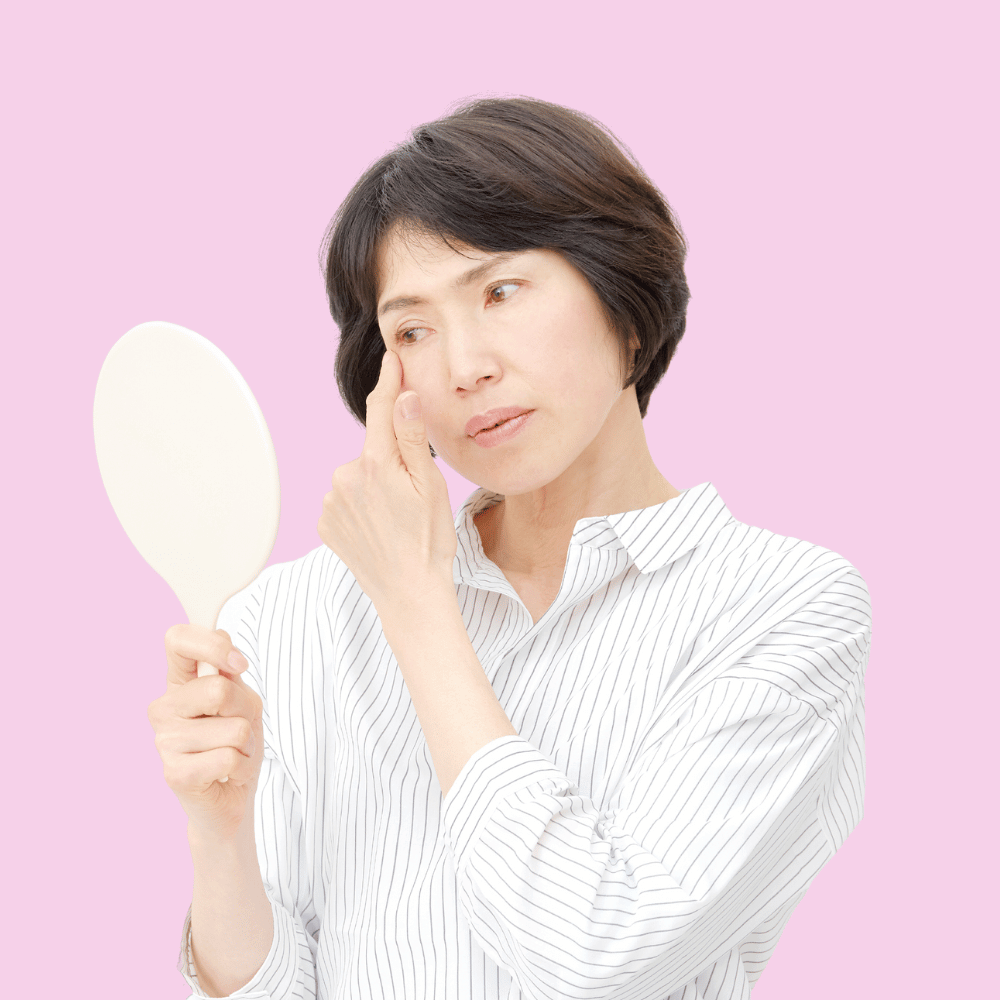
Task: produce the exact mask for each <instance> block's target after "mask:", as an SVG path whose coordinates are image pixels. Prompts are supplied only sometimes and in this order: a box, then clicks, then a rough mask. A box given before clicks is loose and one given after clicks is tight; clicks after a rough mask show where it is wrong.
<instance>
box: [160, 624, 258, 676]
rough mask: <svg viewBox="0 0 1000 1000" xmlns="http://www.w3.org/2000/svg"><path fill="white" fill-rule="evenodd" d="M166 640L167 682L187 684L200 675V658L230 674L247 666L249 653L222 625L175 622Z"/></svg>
mask: <svg viewBox="0 0 1000 1000" xmlns="http://www.w3.org/2000/svg"><path fill="white" fill-rule="evenodd" d="M163 644H164V647H165V649H166V652H167V683H168V684H186V683H188V682H189V681H191V680H192V679H193V678H195V677H197V676H198V662H199V661H203V662H205V663H211V664H212V666H214V667H215V668H216V669H218V670H220V671H224V672H225V673H226V674H229V675H230V676H232V675H234V674H238V673H241V672H242V671H244V670H246V669H247V667H248V663H247V659H246V657H245V656H244V655H243V654H242V653H241V652H240V651H239V650H238V649H236V647H235V646H234V645H233V643H232V640H231V639H230V638H229V635H228V633H226V632H224V631H222V629H219V630H218V631H215V632H213V631H212V630H211V629H207V628H203V627H202V626H200V625H172V626H171V627H170V628H169V629H167V633H166V635H165V636H164V643H163ZM234 654H235V655H234Z"/></svg>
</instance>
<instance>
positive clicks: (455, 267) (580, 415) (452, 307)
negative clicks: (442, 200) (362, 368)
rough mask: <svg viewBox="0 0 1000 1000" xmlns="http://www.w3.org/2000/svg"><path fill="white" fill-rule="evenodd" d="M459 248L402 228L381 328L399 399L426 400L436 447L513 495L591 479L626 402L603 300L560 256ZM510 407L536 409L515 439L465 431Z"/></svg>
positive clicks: (385, 258) (386, 250)
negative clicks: (485, 440) (407, 395)
mask: <svg viewBox="0 0 1000 1000" xmlns="http://www.w3.org/2000/svg"><path fill="white" fill-rule="evenodd" d="M461 249H462V253H461V254H460V253H457V252H456V251H454V250H452V249H450V248H449V247H448V246H447V245H446V244H444V243H442V242H440V241H438V240H436V239H435V238H434V237H431V236H424V235H410V236H408V237H407V238H406V239H403V238H401V236H400V234H399V232H398V230H397V231H396V232H394V233H391V234H390V235H389V237H388V238H387V240H386V243H385V245H384V247H383V254H382V258H381V262H380V263H381V271H380V274H381V280H380V288H379V299H378V322H379V329H380V331H381V333H382V339H383V340H384V341H385V344H386V347H387V348H388V349H389V350H390V351H394V352H396V354H397V355H398V356H399V358H400V361H401V363H402V368H403V386H402V390H401V391H405V390H414V391H415V392H416V393H417V394H418V395H419V396H420V402H421V408H422V413H423V418H424V423H425V426H426V428H427V436H428V440H429V441H430V443H431V444H432V445H433V446H434V450H435V451H436V452H437V454H439V455H440V456H441V457H442V458H444V460H445V461H446V462H447V463H448V465H450V466H451V467H452V468H453V469H455V470H456V471H457V472H459V473H460V474H461V475H462V476H464V477H465V478H466V479H469V480H470V481H472V482H474V483H477V484H479V485H482V486H486V487H487V488H488V489H491V490H494V491H495V492H498V493H502V494H505V495H507V494H512V495H513V494H519V493H525V492H528V491H530V490H535V489H539V488H541V487H543V486H545V485H547V484H549V483H551V482H552V481H553V480H554V479H556V478H557V477H558V476H560V475H562V474H563V473H564V472H565V471H566V470H567V469H569V468H570V467H571V466H573V465H574V463H578V465H580V468H579V470H578V471H579V472H580V473H581V474H582V475H586V474H588V473H591V472H593V470H594V469H595V468H596V467H599V466H600V465H601V455H600V454H599V453H600V452H602V451H604V450H605V449H607V448H609V447H613V444H614V442H610V441H608V440H607V435H604V439H603V440H602V436H601V431H602V428H604V426H605V423H606V421H607V418H608V415H609V413H610V412H611V411H612V409H613V408H614V407H615V404H616V403H617V402H619V400H620V398H621V397H622V388H621V375H622V373H621V370H620V362H619V345H618V341H617V339H616V338H615V337H614V336H613V334H612V333H611V332H610V330H609V329H608V327H607V324H606V322H605V320H604V316H603V313H602V310H601V303H600V300H599V299H598V297H597V295H596V293H595V292H594V290H593V289H592V288H591V287H590V285H589V283H588V282H587V280H586V279H585V278H584V277H583V275H582V274H581V273H580V272H579V271H577V269H576V268H575V267H573V265H571V264H570V263H569V262H568V261H567V260H565V259H564V258H563V257H562V256H561V255H560V254H558V253H556V252H555V251H552V250H527V251H520V252H517V253H511V254H494V253H487V252H485V251H481V250H473V249H467V248H465V247H462V248H461ZM463 254H465V255H466V256H463ZM636 346H637V345H636ZM629 392H630V393H632V394H633V395H634V392H635V390H634V388H630V389H629ZM624 402H627V400H626V401H624ZM634 405H635V404H634V401H633V406H634ZM510 406H516V407H523V408H526V409H529V410H532V411H534V412H532V413H531V414H530V415H529V417H528V419H527V420H526V421H524V423H523V426H522V427H521V429H520V430H519V431H518V432H517V433H516V434H515V435H514V436H513V437H510V438H509V439H508V440H506V441H503V442H501V443H499V444H497V445H495V446H493V447H484V446H483V445H482V444H480V443H477V441H476V440H475V439H474V438H473V437H470V436H469V434H467V433H466V422H467V421H468V420H469V419H470V418H471V417H474V416H476V415H478V414H481V413H484V412H485V411H487V410H492V409H495V408H499V407H510ZM612 423H614V422H612Z"/></svg>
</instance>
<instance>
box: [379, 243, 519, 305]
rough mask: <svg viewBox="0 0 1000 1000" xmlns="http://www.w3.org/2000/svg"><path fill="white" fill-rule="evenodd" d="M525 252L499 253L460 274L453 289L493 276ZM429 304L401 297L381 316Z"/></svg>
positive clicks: (417, 297)
mask: <svg viewBox="0 0 1000 1000" xmlns="http://www.w3.org/2000/svg"><path fill="white" fill-rule="evenodd" d="M524 252H525V251H523V250H507V251H504V252H503V253H498V254H497V255H496V256H495V257H491V258H490V259H489V260H484V261H483V262H482V263H481V264H477V265H476V266H475V267H472V268H469V270H468V271H465V272H464V273H463V274H460V275H459V276H458V277H457V278H456V279H455V280H454V281H453V282H452V285H451V287H452V288H454V289H455V290H456V291H458V290H459V289H462V288H466V287H467V286H469V285H471V284H473V283H475V282H476V281H479V279H480V278H485V277H486V276H487V275H488V274H492V273H493V272H494V271H495V270H497V269H498V268H500V267H503V265H504V264H507V263H508V262H509V261H511V260H513V259H514V258H515V257H520V256H521V254H523V253H524ZM426 304H427V299H425V298H421V297H420V296H419V295H400V296H398V297H397V298H395V299H389V301H388V302H386V303H385V305H383V306H382V308H381V309H379V311H378V314H379V316H384V315H385V314H386V313H390V312H396V311H397V310H399V309H409V308H410V306H422V305H426Z"/></svg>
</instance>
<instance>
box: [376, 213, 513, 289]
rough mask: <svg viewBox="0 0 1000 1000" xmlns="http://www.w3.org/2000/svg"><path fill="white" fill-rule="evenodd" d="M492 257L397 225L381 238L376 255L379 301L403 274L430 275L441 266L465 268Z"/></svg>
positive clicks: (424, 231)
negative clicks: (429, 273) (412, 271)
mask: <svg viewBox="0 0 1000 1000" xmlns="http://www.w3.org/2000/svg"><path fill="white" fill-rule="evenodd" d="M491 256H493V255H492V254H491V253H489V252H487V251H485V250H478V249H476V248H475V247H470V246H468V245H467V244H464V243H461V242H459V241H457V240H452V241H451V246H449V245H448V244H447V243H445V242H444V240H442V239H441V238H439V237H438V236H435V235H434V234H433V233H429V232H427V231H426V230H423V229H419V228H416V227H414V226H406V227H404V226H402V225H401V224H399V223H397V224H396V225H395V226H393V227H392V228H390V229H389V231H388V232H387V233H386V234H385V236H384V237H383V238H382V241H381V243H380V244H379V248H378V253H377V255H376V260H377V265H378V266H377V269H376V270H377V273H378V294H379V297H381V296H382V294H383V293H384V292H386V291H387V290H388V288H389V286H390V284H391V283H393V282H394V281H396V280H397V279H398V277H399V276H400V275H401V273H402V272H404V271H408V270H410V269H411V268H416V269H417V270H419V271H423V272H429V271H430V270H431V269H433V268H435V267H437V266H440V265H450V266H454V267H468V266H470V265H473V264H476V263H477V262H479V261H483V260H487V259H489V258H490V257H491Z"/></svg>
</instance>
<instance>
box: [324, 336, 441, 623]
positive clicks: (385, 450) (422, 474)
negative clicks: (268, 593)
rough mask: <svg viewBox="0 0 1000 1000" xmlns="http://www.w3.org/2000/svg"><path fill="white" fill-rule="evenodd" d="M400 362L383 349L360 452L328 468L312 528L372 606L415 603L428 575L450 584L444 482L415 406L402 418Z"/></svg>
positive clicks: (413, 396) (412, 395) (412, 396)
mask: <svg viewBox="0 0 1000 1000" xmlns="http://www.w3.org/2000/svg"><path fill="white" fill-rule="evenodd" d="M402 378H403V366H402V363H401V362H400V360H399V357H398V356H397V355H396V354H395V353H394V352H392V351H386V353H385V355H384V356H383V358H382V370H381V373H380V374H379V380H378V384H377V385H376V386H375V388H374V389H373V390H372V392H371V393H370V394H369V396H368V400H367V416H366V420H365V443H364V447H363V448H362V450H361V456H360V457H359V458H356V459H355V460H354V461H353V462H348V463H347V465H342V466H340V467H339V468H338V469H337V470H336V471H335V472H334V474H333V488H332V489H331V490H330V492H329V493H327V495H326V496H325V497H324V498H323V515H322V517H320V519H319V524H318V526H317V527H318V530H319V536H320V538H322V539H323V541H324V542H325V543H326V544H327V545H328V546H329V547H330V548H331V549H333V551H334V552H336V553H337V555H338V556H339V557H340V558H341V560H343V562H344V563H345V564H346V565H347V568H348V569H350V571H351V572H352V573H353V574H354V576H355V578H356V579H357V581H358V583H359V584H360V585H361V589H362V590H363V591H364V592H365V593H366V594H367V595H368V597H369V598H370V599H371V601H372V603H373V604H374V605H375V607H376V610H378V611H379V613H380V614H381V612H382V610H383V608H391V607H393V606H395V604H396V603H397V602H399V601H405V602H407V603H411V602H416V603H419V599H420V595H421V589H422V588H425V587H427V586H428V585H430V584H432V583H433V582H434V581H436V580H442V581H446V582H447V583H448V585H449V586H450V585H451V584H452V579H453V578H452V566H453V563H454V561H455V552H456V551H457V549H458V539H457V537H456V535H455V521H454V517H453V515H452V512H451V503H450V501H449V499H448V486H447V484H446V483H445V480H444V476H442V475H441V470H440V469H438V467H437V466H436V465H435V464H434V459H432V458H431V455H430V450H429V447H428V442H427V431H426V428H425V427H424V421H423V418H422V417H421V416H420V411H419V406H418V408H417V414H416V416H414V417H412V418H410V419H407V418H406V417H405V416H404V415H403V405H404V404H405V403H407V402H408V401H410V400H412V401H414V402H419V401H418V397H417V394H416V393H415V392H405V393H403V394H402V395H400V392H399V390H400V388H401V385H402Z"/></svg>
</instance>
